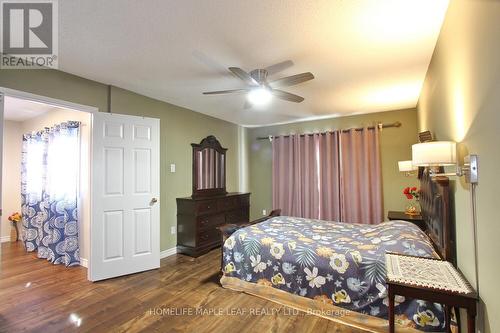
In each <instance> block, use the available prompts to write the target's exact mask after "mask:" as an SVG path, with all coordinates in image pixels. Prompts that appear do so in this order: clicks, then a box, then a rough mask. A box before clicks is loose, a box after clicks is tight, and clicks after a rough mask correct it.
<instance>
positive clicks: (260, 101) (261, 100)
mask: <svg viewBox="0 0 500 333" xmlns="http://www.w3.org/2000/svg"><path fill="white" fill-rule="evenodd" d="M271 98H272V94H271V91H270V90H269V89H268V88H265V87H259V88H255V89H252V90H250V92H249V93H248V94H247V99H248V101H249V102H250V103H251V104H252V105H256V106H262V105H266V104H268V103H269V102H270V101H271Z"/></svg>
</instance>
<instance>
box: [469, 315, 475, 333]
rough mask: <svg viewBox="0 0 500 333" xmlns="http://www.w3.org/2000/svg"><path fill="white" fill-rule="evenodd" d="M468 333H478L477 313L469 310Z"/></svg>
mask: <svg viewBox="0 0 500 333" xmlns="http://www.w3.org/2000/svg"><path fill="white" fill-rule="evenodd" d="M467 333H476V315H475V314H472V313H471V312H470V311H469V310H468V311H467Z"/></svg>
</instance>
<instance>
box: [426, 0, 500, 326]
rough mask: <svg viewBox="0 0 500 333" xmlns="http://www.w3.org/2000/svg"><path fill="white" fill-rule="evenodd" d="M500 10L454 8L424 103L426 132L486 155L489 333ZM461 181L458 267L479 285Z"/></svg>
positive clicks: (494, 298)
mask: <svg viewBox="0 0 500 333" xmlns="http://www.w3.org/2000/svg"><path fill="white" fill-rule="evenodd" d="M499 38H500V2H499V1H482V0H469V1H464V0H452V1H451V3H450V6H449V8H448V13H447V15H446V18H445V21H444V24H443V27H442V30H441V33H440V36H439V38H438V42H437V44H436V48H435V50H434V54H433V56H432V60H431V63H430V66H429V69H428V72H427V76H426V79H425V83H424V86H423V90H422V93H421V95H420V99H419V103H418V118H419V128H420V129H421V130H430V131H432V132H433V133H434V134H435V136H436V138H437V139H438V140H454V141H457V142H459V145H458V149H459V160H461V159H462V158H463V156H464V155H466V154H467V153H475V154H478V155H479V184H478V186H477V197H476V202H477V223H478V246H479V282H480V290H479V291H480V296H481V299H482V301H483V305H484V308H483V310H484V311H483V314H484V315H483V317H484V320H480V321H484V328H482V329H481V332H500V317H499V316H498V314H499V313H500V292H499V291H498V290H499V288H498V276H499V275H500V261H499V259H498V255H499V253H500V242H499V241H498V237H499V235H500V221H499V218H498V216H499V215H498V208H497V205H498V189H499V188H500V181H499V176H498V171H499V166H500V93H499V92H500V39H499ZM452 179H454V183H455V184H454V185H455V188H454V201H455V211H454V215H455V220H456V236H457V257H458V266H459V268H460V269H461V270H462V271H463V272H464V274H465V275H466V276H467V278H468V279H469V281H470V282H471V283H472V284H473V285H475V264H474V248H473V236H472V235H473V233H472V230H473V227H472V218H471V217H472V212H471V192H470V185H469V184H466V183H465V182H464V181H463V178H460V179H456V178H452Z"/></svg>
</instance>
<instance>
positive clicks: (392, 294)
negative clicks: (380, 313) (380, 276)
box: [388, 285, 394, 333]
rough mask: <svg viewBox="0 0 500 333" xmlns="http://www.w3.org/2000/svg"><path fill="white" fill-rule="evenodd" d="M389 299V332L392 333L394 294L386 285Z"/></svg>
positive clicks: (389, 286)
mask: <svg viewBox="0 0 500 333" xmlns="http://www.w3.org/2000/svg"><path fill="white" fill-rule="evenodd" d="M388 297H389V332H390V333H394V292H393V291H392V288H391V285H388Z"/></svg>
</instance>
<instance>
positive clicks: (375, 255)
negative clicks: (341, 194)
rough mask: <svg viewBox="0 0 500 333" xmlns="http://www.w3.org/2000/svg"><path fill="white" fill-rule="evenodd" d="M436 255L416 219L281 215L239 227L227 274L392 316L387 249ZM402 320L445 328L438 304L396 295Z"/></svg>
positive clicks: (227, 247)
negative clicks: (355, 220)
mask: <svg viewBox="0 0 500 333" xmlns="http://www.w3.org/2000/svg"><path fill="white" fill-rule="evenodd" d="M386 251H391V252H398V253H405V254H410V255H419V256H426V257H437V254H436V253H435V251H434V249H433V247H432V244H431V243H430V241H429V240H428V238H427V236H426V235H425V234H424V233H423V232H422V231H421V230H420V229H419V228H418V227H417V226H415V225H414V224H411V223H409V222H404V221H391V222H385V223H382V224H379V225H365V224H350V223H339V222H328V221H321V220H311V219H302V218H294V217H285V216H279V217H274V218H271V219H269V220H267V221H265V222H261V223H258V224H255V225H252V226H249V227H246V228H243V229H240V230H238V231H236V232H235V233H234V234H233V235H232V236H231V237H229V238H228V239H227V240H226V242H225V243H224V253H223V256H224V257H223V272H224V275H225V276H230V277H236V278H238V279H241V280H244V281H247V282H253V283H257V284H264V285H268V286H272V287H274V288H278V289H281V290H284V291H287V292H290V293H293V294H296V295H300V296H304V297H308V298H311V299H316V300H320V301H323V302H327V303H330V304H333V305H336V306H340V307H343V308H346V309H349V310H352V311H356V312H360V313H363V314H367V315H371V316H376V317H381V318H385V319H387V314H388V298H387V291H386V284H385V252H386ZM395 305H396V308H395V311H396V321H397V322H398V323H399V324H402V325H404V326H409V327H415V328H417V329H420V330H423V331H431V332H432V331H442V330H443V327H444V312H443V310H442V308H441V306H440V305H439V304H433V303H429V302H425V301H420V300H412V299H405V298H404V297H402V296H396V303H395Z"/></svg>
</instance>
